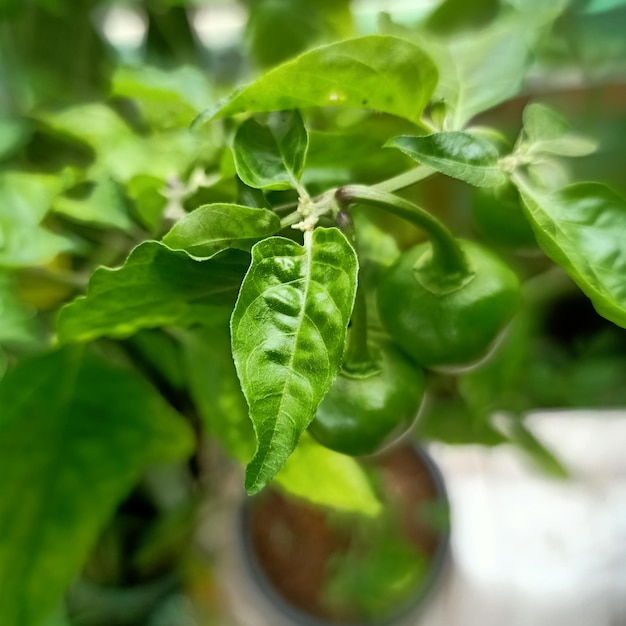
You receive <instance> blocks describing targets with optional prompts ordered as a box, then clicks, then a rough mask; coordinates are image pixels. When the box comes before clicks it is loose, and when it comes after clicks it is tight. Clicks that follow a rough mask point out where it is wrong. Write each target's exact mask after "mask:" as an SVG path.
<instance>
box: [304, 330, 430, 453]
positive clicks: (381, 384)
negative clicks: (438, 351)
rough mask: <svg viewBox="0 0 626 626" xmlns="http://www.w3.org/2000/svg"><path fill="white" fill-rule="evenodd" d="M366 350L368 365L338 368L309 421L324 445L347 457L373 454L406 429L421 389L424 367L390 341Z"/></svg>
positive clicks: (414, 416)
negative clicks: (369, 355) (369, 360)
mask: <svg viewBox="0 0 626 626" xmlns="http://www.w3.org/2000/svg"><path fill="white" fill-rule="evenodd" d="M369 351H370V354H371V355H372V361H371V362H370V366H368V367H365V368H363V369H360V370H358V369H357V370H354V371H351V370H347V369H345V368H343V369H342V370H341V372H340V374H339V375H338V376H337V378H336V379H335V381H334V383H333V385H332V386H331V388H330V390H329V391H328V393H327V394H326V396H325V397H324V399H323V400H322V402H321V404H320V405H319V407H318V409H317V414H316V416H315V419H314V420H313V422H311V424H310V425H309V432H310V433H311V434H312V435H313V437H314V438H315V439H316V440H317V441H318V442H319V443H321V444H322V445H323V446H326V447H327V448H330V449H331V450H335V451H337V452H341V453H343V454H348V455H351V456H359V455H366V454H374V453H375V452H378V451H380V450H381V449H382V448H384V447H386V446H388V445H390V444H391V443H393V442H394V441H396V440H397V439H398V438H399V437H401V436H402V435H403V434H404V433H405V432H407V430H409V429H410V428H411V426H412V425H413V424H414V422H415V420H416V419H417V415H418V413H419V409H420V406H421V404H422V400H423V398H424V393H425V389H426V381H425V376H424V373H423V371H422V370H421V369H419V368H418V367H416V366H415V364H413V363H412V362H411V361H410V360H409V359H408V358H407V357H406V356H405V355H403V354H402V353H401V352H400V351H399V350H398V349H397V348H396V347H395V346H394V345H393V344H392V343H391V342H389V341H388V340H387V341H384V342H382V343H380V344H379V345H377V346H375V347H372V346H370V349H369Z"/></svg>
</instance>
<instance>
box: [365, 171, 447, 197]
mask: <svg viewBox="0 0 626 626" xmlns="http://www.w3.org/2000/svg"><path fill="white" fill-rule="evenodd" d="M436 173H437V170H435V169H433V168H432V167H428V166H427V165H420V166H418V167H414V168H413V169H411V170H409V171H408V172H403V173H402V174H398V176H394V177H393V178H389V179H388V180H384V181H383V182H381V183H378V184H376V185H372V188H373V189H378V190H379V191H390V192H391V191H400V190H401V189H405V188H406V187H410V186H411V185H414V184H415V183H419V182H420V181H422V180H425V179H426V178H429V177H430V176H432V175H433V174H436Z"/></svg>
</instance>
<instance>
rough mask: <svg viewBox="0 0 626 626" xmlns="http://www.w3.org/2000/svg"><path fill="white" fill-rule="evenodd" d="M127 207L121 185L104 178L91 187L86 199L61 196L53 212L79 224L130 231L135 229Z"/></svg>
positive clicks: (54, 205) (55, 203)
mask: <svg viewBox="0 0 626 626" xmlns="http://www.w3.org/2000/svg"><path fill="white" fill-rule="evenodd" d="M127 205H128V201H127V199H126V198H125V196H124V193H123V191H122V189H121V187H120V185H119V184H118V183H116V182H115V181H114V180H111V179H110V178H103V179H101V180H100V181H98V182H96V183H95V184H94V185H93V186H92V187H91V189H90V190H89V192H88V193H87V195H86V196H85V197H84V198H80V199H78V198H74V197H69V196H59V197H58V198H57V199H56V201H55V202H54V204H53V210H54V212H55V213H60V214H62V215H66V216H67V217H69V218H71V219H74V220H76V221H78V222H86V223H88V224H96V225H100V226H109V227H112V228H119V229H120V230H124V231H129V230H131V229H132V228H133V221H132V220H131V219H130V217H129V215H128V210H127Z"/></svg>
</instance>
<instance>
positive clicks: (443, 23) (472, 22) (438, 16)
mask: <svg viewBox="0 0 626 626" xmlns="http://www.w3.org/2000/svg"><path fill="white" fill-rule="evenodd" d="M499 9H500V2H499V0H474V1H473V2H466V1H465V0H444V1H443V2H442V3H441V4H439V6H437V8H436V9H435V10H434V11H433V12H432V13H431V14H430V15H429V16H428V19H427V21H426V26H427V28H428V29H429V30H431V31H433V32H436V33H439V34H441V35H445V34H449V33H455V32H458V31H464V30H473V29H478V28H481V27H484V26H486V25H487V24H489V22H491V21H492V20H493V19H494V17H495V16H496V15H497V14H498V10H499Z"/></svg>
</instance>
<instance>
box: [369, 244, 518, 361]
mask: <svg viewBox="0 0 626 626" xmlns="http://www.w3.org/2000/svg"><path fill="white" fill-rule="evenodd" d="M457 244H458V246H459V248H460V250H461V252H462V254H463V256H464V257H465V260H466V268H465V269H463V270H462V271H460V272H458V273H457V274H456V275H455V274H454V273H452V274H449V273H448V274H446V273H444V272H442V271H441V269H440V268H439V267H437V264H436V263H434V262H433V253H432V248H431V245H430V244H429V243H424V244H420V245H418V246H415V247H414V248H412V249H411V250H409V251H407V252H405V253H404V254H403V255H401V257H400V258H399V259H398V261H397V262H396V264H395V265H394V266H392V267H391V268H390V270H389V272H388V273H387V274H386V275H385V276H384V277H383V279H382V280H381V282H380V284H379V286H378V292H377V302H378V312H379V315H380V319H381V322H382V324H383V326H384V327H385V329H386V330H387V332H388V333H389V335H390V336H391V337H392V338H393V340H394V341H395V342H396V343H397V344H398V345H399V346H400V347H401V348H402V350H403V351H404V352H405V353H406V354H408V355H409V356H410V357H411V358H412V359H413V360H414V361H415V362H416V363H418V364H419V365H421V366H423V367H430V368H436V367H444V368H447V367H465V366H468V365H472V364H474V363H476V362H478V361H480V360H482V359H484V358H485V357H486V356H487V355H488V354H489V352H490V350H491V348H492V347H493V346H494V344H495V342H496V340H497V338H498V337H499V336H500V334H501V332H502V331H503V329H504V328H505V327H506V325H507V324H508V323H509V321H510V320H511V318H512V317H513V315H514V313H515V311H516V310H517V307H518V304H519V299H520V287H519V281H518V279H517V276H516V275H515V273H514V272H513V271H512V270H511V269H510V268H509V267H508V266H507V265H505V264H504V263H503V262H502V261H501V260H500V259H499V258H498V257H497V256H495V255H494V254H493V253H492V252H491V251H489V250H487V249H485V248H483V247H482V246H480V245H479V244H477V243H475V242H472V241H464V240H457Z"/></svg>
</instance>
